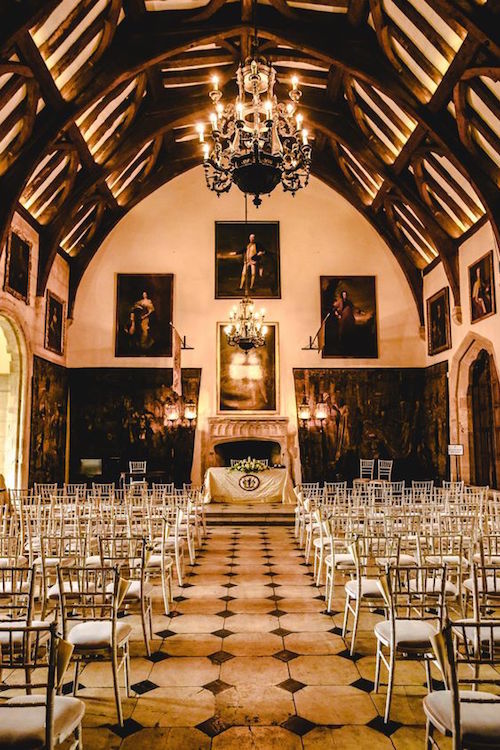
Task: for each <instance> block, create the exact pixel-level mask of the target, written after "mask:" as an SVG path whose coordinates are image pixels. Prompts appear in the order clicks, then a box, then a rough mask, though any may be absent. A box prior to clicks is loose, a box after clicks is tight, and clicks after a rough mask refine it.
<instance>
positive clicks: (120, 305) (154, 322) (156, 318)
mask: <svg viewBox="0 0 500 750" xmlns="http://www.w3.org/2000/svg"><path fill="white" fill-rule="evenodd" d="M173 288H174V276H173V274H171V273H119V274H117V279H116V334H115V356H116V357H171V356H172V325H171V323H172V306H173Z"/></svg>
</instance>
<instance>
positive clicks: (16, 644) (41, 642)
mask: <svg viewBox="0 0 500 750" xmlns="http://www.w3.org/2000/svg"><path fill="white" fill-rule="evenodd" d="M11 636H12V629H11V628H8V627H7V626H6V625H5V623H3V622H0V642H1V644H2V646H1V649H0V674H2V673H3V674H5V673H6V672H8V673H9V674H12V673H16V674H17V673H18V672H21V674H24V679H22V678H16V681H15V688H16V690H24V691H26V693H31V692H35V693H36V697H35V696H33V698H34V701H33V702H30V704H29V705H26V704H20V705H23V707H24V711H25V713H26V718H27V719H28V714H29V711H30V708H31V707H34V706H42V707H44V708H45V720H44V722H43V726H44V727H45V738H44V745H43V747H44V749H45V750H53V748H54V699H55V695H56V691H58V690H59V689H60V688H61V686H62V683H63V679H64V673H65V672H66V669H67V667H68V664H69V662H70V659H71V655H72V653H73V646H72V645H71V644H70V643H67V641H64V640H63V639H62V638H60V637H59V636H58V635H57V633H56V624H55V623H51V624H45V623H43V624H37V625H26V624H24V625H16V632H15V638H12V637H11ZM4 687H11V685H8V686H7V685H4ZM15 705H16V704H15V702H14V706H15ZM11 710H12V705H9V704H7V703H3V704H0V717H2V715H3V716H4V717H6V716H8V714H7V713H6V712H7V711H11ZM1 721H2V718H0V722H1Z"/></svg>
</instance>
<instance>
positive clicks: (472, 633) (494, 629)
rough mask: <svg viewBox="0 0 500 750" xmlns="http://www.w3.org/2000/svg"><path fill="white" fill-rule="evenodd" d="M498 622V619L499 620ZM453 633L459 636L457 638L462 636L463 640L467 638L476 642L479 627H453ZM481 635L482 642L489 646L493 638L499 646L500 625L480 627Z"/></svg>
mask: <svg viewBox="0 0 500 750" xmlns="http://www.w3.org/2000/svg"><path fill="white" fill-rule="evenodd" d="M497 622H498V620H497ZM452 630H453V634H454V635H456V636H457V638H460V639H461V640H463V639H464V638H466V639H467V640H468V641H470V642H471V643H474V641H475V640H476V639H477V633H478V628H477V627H476V628H472V627H471V628H468V627H467V626H465V627H460V628H452ZM479 637H480V639H481V642H482V643H484V644H485V646H486V647H487V644H489V643H490V642H491V639H492V638H493V643H494V644H495V645H496V646H498V644H500V625H491V626H490V627H488V626H487V625H483V626H482V627H481V628H479Z"/></svg>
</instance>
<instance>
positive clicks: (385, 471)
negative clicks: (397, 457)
mask: <svg viewBox="0 0 500 750" xmlns="http://www.w3.org/2000/svg"><path fill="white" fill-rule="evenodd" d="M393 464H394V461H393V460H392V459H385V458H379V459H378V461H377V477H378V479H381V480H383V481H385V482H390V481H391V478H392V467H393Z"/></svg>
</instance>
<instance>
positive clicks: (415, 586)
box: [410, 578, 458, 596]
mask: <svg viewBox="0 0 500 750" xmlns="http://www.w3.org/2000/svg"><path fill="white" fill-rule="evenodd" d="M441 584H442V579H441V578H428V579H427V580H426V582H425V591H426V593H427V594H435V593H436V594H437V593H439V592H440V591H441ZM422 588H423V586H422V583H421V582H420V581H418V582H417V581H410V591H421V590H422ZM444 592H445V595H446V596H457V595H458V589H457V587H456V586H455V584H454V583H452V582H451V581H448V580H446V581H445V584H444Z"/></svg>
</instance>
